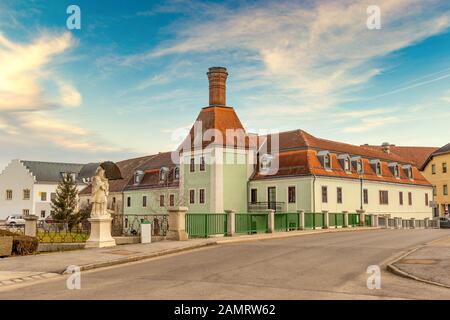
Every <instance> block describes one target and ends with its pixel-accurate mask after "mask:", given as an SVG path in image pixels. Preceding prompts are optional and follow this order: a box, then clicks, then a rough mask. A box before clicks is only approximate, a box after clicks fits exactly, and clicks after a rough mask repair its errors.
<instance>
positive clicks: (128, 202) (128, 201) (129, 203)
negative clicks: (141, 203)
mask: <svg viewBox="0 0 450 320" xmlns="http://www.w3.org/2000/svg"><path fill="white" fill-rule="evenodd" d="M127 207H128V208H129V207H131V197H127Z"/></svg>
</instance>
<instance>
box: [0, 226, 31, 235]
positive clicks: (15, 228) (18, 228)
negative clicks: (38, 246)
mask: <svg viewBox="0 0 450 320" xmlns="http://www.w3.org/2000/svg"><path fill="white" fill-rule="evenodd" d="M0 230H6V231H9V232H13V233H17V234H25V225H23V224H22V225H6V224H3V225H0Z"/></svg>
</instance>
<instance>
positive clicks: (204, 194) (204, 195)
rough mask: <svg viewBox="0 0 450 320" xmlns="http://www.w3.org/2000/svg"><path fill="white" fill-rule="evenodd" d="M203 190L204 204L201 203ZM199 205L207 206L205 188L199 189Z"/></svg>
mask: <svg viewBox="0 0 450 320" xmlns="http://www.w3.org/2000/svg"><path fill="white" fill-rule="evenodd" d="M201 190H203V203H202V202H201V201H200V191H201ZM198 204H200V205H205V204H206V189H205V188H199V189H198Z"/></svg>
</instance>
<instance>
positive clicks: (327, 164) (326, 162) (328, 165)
mask: <svg viewBox="0 0 450 320" xmlns="http://www.w3.org/2000/svg"><path fill="white" fill-rule="evenodd" d="M323 166H324V167H325V169H328V170H330V169H331V157H330V154H327V155H325V156H324V157H323Z"/></svg>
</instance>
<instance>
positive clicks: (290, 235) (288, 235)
mask: <svg viewBox="0 0 450 320" xmlns="http://www.w3.org/2000/svg"><path fill="white" fill-rule="evenodd" d="M382 229H383V228H380V227H376V228H375V227H362V228H332V229H320V230H315V231H306V232H304V231H303V232H295V231H294V232H292V231H290V232H289V231H288V232H285V233H283V234H278V235H274V236H262V237H259V238H258V237H254V236H253V237H250V236H249V237H247V238H242V239H239V236H237V237H234V238H233V237H231V238H229V239H225V240H217V241H216V242H215V243H216V244H227V243H239V242H250V241H264V240H276V239H284V238H293V237H300V236H309V235H314V234H325V233H335V232H356V231H376V230H382ZM273 234H276V233H272V234H271V235H273Z"/></svg>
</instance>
